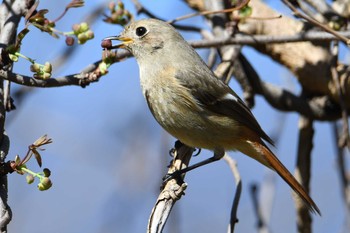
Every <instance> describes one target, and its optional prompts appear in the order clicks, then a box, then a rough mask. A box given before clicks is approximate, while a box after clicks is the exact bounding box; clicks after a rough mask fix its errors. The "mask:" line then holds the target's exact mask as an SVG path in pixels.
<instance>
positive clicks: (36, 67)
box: [30, 63, 40, 72]
mask: <svg viewBox="0 0 350 233" xmlns="http://www.w3.org/2000/svg"><path fill="white" fill-rule="evenodd" d="M30 71H32V72H40V65H39V64H38V63H34V64H32V65H31V66H30Z"/></svg>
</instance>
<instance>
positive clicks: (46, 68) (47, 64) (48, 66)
mask: <svg viewBox="0 0 350 233" xmlns="http://www.w3.org/2000/svg"><path fill="white" fill-rule="evenodd" d="M43 71H44V72H45V73H51V72H52V65H51V63H50V62H45V65H44V68H43Z"/></svg>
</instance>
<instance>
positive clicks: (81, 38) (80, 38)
mask: <svg viewBox="0 0 350 233" xmlns="http://www.w3.org/2000/svg"><path fill="white" fill-rule="evenodd" d="M87 40H88V38H87V37H86V34H85V33H80V34H79V35H78V44H85V42H86V41H87Z"/></svg>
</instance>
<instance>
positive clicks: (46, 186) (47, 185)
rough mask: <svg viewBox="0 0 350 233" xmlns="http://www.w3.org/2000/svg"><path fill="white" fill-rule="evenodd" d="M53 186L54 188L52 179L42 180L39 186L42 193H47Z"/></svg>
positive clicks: (45, 178)
mask: <svg viewBox="0 0 350 233" xmlns="http://www.w3.org/2000/svg"><path fill="white" fill-rule="evenodd" d="M51 186H52V182H51V180H50V178H48V177H44V178H43V179H41V181H40V183H39V184H38V189H39V190H40V191H45V190H48V189H49V188H51Z"/></svg>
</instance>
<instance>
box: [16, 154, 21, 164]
mask: <svg viewBox="0 0 350 233" xmlns="http://www.w3.org/2000/svg"><path fill="white" fill-rule="evenodd" d="M20 163H21V158H20V157H19V155H16V156H15V164H16V165H18V164H20Z"/></svg>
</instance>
